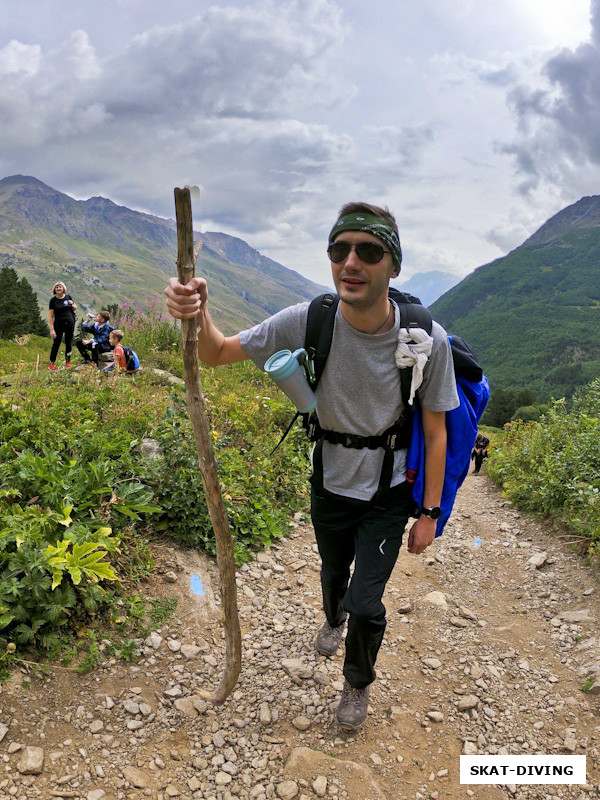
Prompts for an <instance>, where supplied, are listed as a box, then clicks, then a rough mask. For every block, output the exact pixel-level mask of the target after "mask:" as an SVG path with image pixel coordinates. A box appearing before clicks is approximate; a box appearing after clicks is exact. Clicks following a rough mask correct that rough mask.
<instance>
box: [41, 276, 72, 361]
mask: <svg viewBox="0 0 600 800" xmlns="http://www.w3.org/2000/svg"><path fill="white" fill-rule="evenodd" d="M52 294H53V297H52V298H51V299H50V303H49V304H48V309H49V311H48V318H49V322H50V336H52V338H53V339H54V341H53V342H52V350H50V365H49V367H48V369H56V367H55V366H54V362H55V361H56V356H57V355H58V350H59V347H60V343H61V342H62V338H63V335H64V337H65V351H66V352H65V361H66V363H65V366H66V367H70V366H71V347H72V346H73V331H74V330H75V309H76V308H77V306H76V305H75V303H74V302H73V298H72V297H71V295H69V294H67V287H66V286H65V284H64V283H63V282H62V281H58V282H57V283H55V284H54V286H53V288H52Z"/></svg>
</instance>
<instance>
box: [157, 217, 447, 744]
mask: <svg viewBox="0 0 600 800" xmlns="http://www.w3.org/2000/svg"><path fill="white" fill-rule="evenodd" d="M327 252H328V255H329V259H330V261H331V270H332V275H333V281H334V284H335V287H336V290H337V293H338V295H339V297H340V302H339V305H338V306H337V310H336V316H335V326H334V332H333V339H332V343H331V349H330V352H329V356H328V359H327V363H326V366H325V369H324V371H323V374H322V377H321V380H320V381H319V384H318V386H317V389H316V396H317V401H318V402H317V412H318V421H319V425H320V427H321V429H322V430H323V432H324V433H325V434H334V432H339V433H343V434H347V436H345V437H342V438H343V439H344V441H347V442H352V444H350V446H344V444H343V443H339V442H338V443H335V442H333V441H330V440H328V439H327V438H326V436H323V438H321V439H320V440H319V441H318V442H317V444H316V445H315V449H314V451H313V475H312V478H311V484H312V491H311V514H312V521H313V526H314V530H315V536H316V540H317V545H318V549H319V554H320V556H321V563H322V567H321V586H322V593H323V609H324V612H325V618H326V619H325V623H324V625H323V627H322V628H321V629H320V630H319V632H318V634H317V637H316V648H317V650H318V652H319V653H321V654H322V655H326V656H333V655H334V653H335V652H336V651H337V649H338V647H339V646H340V644H341V643H342V639H343V632H344V628H345V624H346V621H348V631H347V635H346V640H345V660H344V667H343V673H344V678H345V681H344V688H343V692H342V698H341V701H340V704H339V706H338V709H337V712H336V716H337V720H338V723H339V724H340V726H341V727H342V728H344V729H346V730H357V729H358V728H360V727H361V725H362V724H363V723H364V721H365V719H366V716H367V708H368V700H369V690H370V686H371V684H372V683H373V681H374V680H375V677H376V673H375V661H376V659H377V654H378V651H379V648H380V646H381V642H382V639H383V634H384V631H385V627H386V617H385V606H384V605H383V602H382V597H383V593H384V590H385V586H386V583H387V581H388V579H389V577H390V575H391V573H392V570H393V568H394V565H395V563H396V560H397V558H398V553H399V550H400V546H401V544H402V537H403V533H404V529H405V526H406V523H407V522H408V518H409V516H418V519H417V520H416V522H415V523H414V524H413V525H412V527H411V529H410V532H409V536H408V550H409V552H410V553H414V554H415V555H418V554H420V553H422V552H423V551H424V550H425V549H426V548H427V547H429V545H430V544H431V543H432V542H433V540H434V537H435V531H436V519H437V518H438V517H439V515H440V508H439V506H440V500H441V493H442V486H443V482H444V471H445V459H446V425H445V412H446V411H449V410H451V409H453V408H456V407H458V405H459V399H458V395H457V390H456V384H455V378H454V372H453V365H452V356H451V352H450V348H449V344H448V340H447V336H446V333H445V331H444V330H443V328H441V327H440V326H439V325H438V324H437V323H434V324H433V327H432V332H431V339H432V342H431V353H430V355H429V358H428V360H427V362H426V364H425V366H424V368H423V371H422V382H421V384H420V387H419V389H418V391H417V396H418V398H419V402H420V405H421V408H422V416H423V429H424V439H425V464H424V470H425V494H424V501H423V507H422V508H421V509H418V508H415V504H414V501H413V500H412V496H411V490H410V485H409V484H408V483H407V481H406V453H407V451H406V449H405V448H402V449H397V450H396V451H395V452H393V453H392V454H391V455H392V458H391V464H390V458H389V454H388V453H386V452H384V448H383V446H381V447H380V446H377V447H375V448H373V449H370V447H369V446H361V447H360V448H358V447H357V446H356V443H357V442H358V440H359V439H360V438H361V437H378V438H379V437H380V435H381V434H383V433H384V432H386V433H387V432H388V430H389V429H390V428H392V429H393V426H394V425H395V424H396V423H397V421H398V420H399V419H400V418H401V416H402V411H403V404H402V399H401V390H400V377H399V376H400V371H399V369H398V367H397V366H396V363H395V360H394V358H395V353H396V349H397V347H398V336H399V316H400V315H399V313H398V307H397V305H396V303H395V302H393V301H392V300H390V299H389V298H388V285H389V281H390V278H393V277H396V276H397V275H398V274H399V272H400V264H401V260H402V253H401V249H400V239H399V235H398V228H397V225H396V221H395V219H394V217H393V216H392V214H391V213H390V212H389V211H388V210H387V209H383V208H379V207H378V206H372V205H368V204H365V203H350V204H347V205H345V206H344V207H343V208H342V210H341V211H340V215H339V218H338V220H337V221H336V223H335V225H334V226H333V228H332V230H331V233H330V235H329V247H328V250H327ZM165 294H166V295H167V306H168V308H169V311H170V313H171V314H172V316H174V317H176V318H178V319H190V318H193V317H196V319H197V324H198V354H199V357H200V360H201V361H202V362H204V363H205V364H207V365H209V366H218V365H221V364H230V363H233V362H236V361H243V360H245V359H248V358H250V359H252V361H253V362H254V363H255V364H256V365H257V366H258V367H259V368H261V369H262V368H263V366H264V364H265V362H266V361H267V359H268V358H269V357H270V356H271V355H273V354H274V353H275V352H277V351H279V350H282V349H290V350H292V351H294V350H295V349H297V348H298V347H301V346H302V345H303V343H304V337H305V332H306V323H307V313H308V307H309V303H301V304H299V305H295V306H290V307H289V308H285V309H283V310H282V311H280V312H278V313H277V314H275V315H274V316H272V317H270V318H268V319H267V320H265V321H264V322H262V323H260V324H259V325H256V326H255V327H254V328H251V329H249V330H246V331H242V332H241V333H239V334H237V335H236V336H229V337H225V336H224V335H223V333H221V332H220V331H219V330H218V329H217V328H216V327H215V326H214V324H213V323H212V321H211V318H210V314H209V311H208V292H207V285H206V281H205V280H204V279H202V278H193V279H192V280H191V281H190V282H189V283H188V284H187V285H186V286H182V285H181V283H179V281H178V280H177V279H176V278H171V280H170V281H169V284H168V286H167V288H166V289H165ZM330 438H335V434H334V435H333V436H332V437H330ZM389 449H390V448H388V450H389ZM385 456H388V460H387V462H386V460H385ZM385 463H387V464H388V466H389V470H388V472H389V475H388V476H387V478H386V480H385V481H384V479H383V473H384V472H385V470H384V469H383V467H384V464H385ZM390 476H391V477H390ZM386 483H387V485H384V484H386ZM353 562H354V571H353V574H352V576H351V572H350V568H351V565H352V563H353Z"/></svg>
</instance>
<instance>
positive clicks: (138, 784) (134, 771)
mask: <svg viewBox="0 0 600 800" xmlns="http://www.w3.org/2000/svg"><path fill="white" fill-rule="evenodd" d="M123 775H124V776H125V780H126V781H129V783H130V784H131V785H132V786H135V788H136V789H147V788H148V787H149V786H150V784H151V783H152V777H151V776H150V775H148V773H147V772H144V771H143V770H141V769H138V768H137V767H125V769H124V770H123Z"/></svg>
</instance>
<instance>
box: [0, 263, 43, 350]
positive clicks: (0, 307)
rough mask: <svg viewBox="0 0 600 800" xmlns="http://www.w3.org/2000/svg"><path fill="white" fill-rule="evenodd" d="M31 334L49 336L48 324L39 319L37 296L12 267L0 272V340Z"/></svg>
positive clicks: (26, 281)
mask: <svg viewBox="0 0 600 800" xmlns="http://www.w3.org/2000/svg"><path fill="white" fill-rule="evenodd" d="M27 333H33V334H35V335H36V336H49V335H50V329H49V327H48V323H47V322H46V321H45V320H43V319H42V318H41V317H40V308H39V305H38V298H37V294H36V293H35V292H34V291H33V288H32V286H31V284H30V283H29V281H28V280H27V279H26V278H21V279H20V280H19V276H18V275H17V273H16V272H15V270H14V269H13V268H12V267H3V268H2V269H1V270H0V339H12V338H13V336H22V335H23V334H27Z"/></svg>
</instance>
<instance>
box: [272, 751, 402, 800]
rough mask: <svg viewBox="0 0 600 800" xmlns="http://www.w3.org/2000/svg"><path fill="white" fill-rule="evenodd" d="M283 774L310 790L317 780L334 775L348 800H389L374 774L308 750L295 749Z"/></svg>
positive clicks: (364, 768) (348, 762)
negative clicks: (307, 786) (304, 783)
mask: <svg viewBox="0 0 600 800" xmlns="http://www.w3.org/2000/svg"><path fill="white" fill-rule="evenodd" d="M283 772H284V775H285V776H286V777H287V778H290V779H293V780H295V781H298V782H300V781H307V782H308V784H309V785H311V786H312V785H313V783H314V782H316V781H317V779H318V778H319V776H323V775H335V777H336V778H337V779H338V780H340V781H341V782H343V784H344V787H345V790H346V792H347V795H348V799H349V800H365V798H367V797H368V798H369V800H388V798H387V795H386V794H385V793H384V791H383V790H382V789H381V787H380V786H379V784H378V783H377V782H376V780H375V778H374V776H373V773H372V772H371V770H370V769H369V768H368V767H367V766H365V765H364V764H359V763H357V762H355V761H342V760H341V759H339V758H331V756H328V755H326V754H325V753H321V752H320V751H318V750H311V749H310V748H308V747H296V748H294V749H293V750H292V752H291V753H290V756H289V758H288V760H287V762H286V765H285V768H284V771H283ZM317 785H320V783H317Z"/></svg>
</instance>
